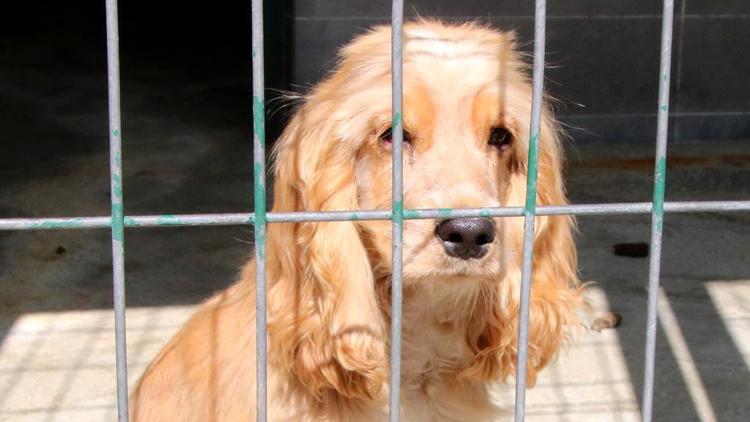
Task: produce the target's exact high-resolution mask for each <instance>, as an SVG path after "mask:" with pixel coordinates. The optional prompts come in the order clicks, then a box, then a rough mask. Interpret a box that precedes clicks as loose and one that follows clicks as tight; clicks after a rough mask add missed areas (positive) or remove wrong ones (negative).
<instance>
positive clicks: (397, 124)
mask: <svg viewBox="0 0 750 422" xmlns="http://www.w3.org/2000/svg"><path fill="white" fill-rule="evenodd" d="M403 23H404V2H403V0H393V4H392V11H391V81H392V82H391V101H392V106H391V114H392V115H393V116H392V120H391V133H392V135H391V136H392V137H393V154H392V155H391V159H392V170H393V176H392V180H391V182H392V190H391V193H392V198H391V226H392V236H393V238H392V239H391V244H392V251H393V252H392V256H391V259H392V271H391V374H390V420H391V422H398V420H399V397H400V395H401V312H402V300H403V297H402V294H403V283H402V276H403V268H402V265H403V260H402V255H403V235H404V230H403V228H404V227H403V222H404V202H403V201H404V183H403V175H404V171H403V170H404V169H403V165H404V161H403V152H404V125H403V120H404V119H403V116H402V110H401V106H402V104H401V103H402V99H403V89H402V88H403V87H402V85H401V83H402V80H403V70H404V66H403V65H404V63H403V60H402V59H403V57H402V50H403V41H402V35H403Z"/></svg>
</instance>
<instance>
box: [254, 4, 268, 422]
mask: <svg viewBox="0 0 750 422" xmlns="http://www.w3.org/2000/svg"><path fill="white" fill-rule="evenodd" d="M251 9H252V38H253V40H252V57H253V187H254V192H255V344H256V366H257V368H256V374H257V379H256V381H257V391H256V394H257V397H256V401H257V420H258V421H259V422H265V420H266V409H267V401H268V395H267V393H266V391H267V387H268V383H267V366H266V363H267V361H268V357H267V352H268V350H267V346H266V340H267V337H266V151H265V143H266V120H265V119H266V113H265V105H264V101H265V95H264V90H265V80H264V79H265V72H264V69H263V66H264V63H263V61H264V60H263V59H264V57H263V1H262V0H253V1H252V6H251Z"/></svg>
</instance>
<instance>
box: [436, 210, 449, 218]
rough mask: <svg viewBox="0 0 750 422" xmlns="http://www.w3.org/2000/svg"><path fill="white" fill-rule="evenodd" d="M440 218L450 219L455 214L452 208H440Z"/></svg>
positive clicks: (438, 212) (438, 211)
mask: <svg viewBox="0 0 750 422" xmlns="http://www.w3.org/2000/svg"><path fill="white" fill-rule="evenodd" d="M437 214H438V217H450V216H451V215H452V214H453V209H452V208H438V210H437Z"/></svg>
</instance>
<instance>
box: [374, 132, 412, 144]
mask: <svg viewBox="0 0 750 422" xmlns="http://www.w3.org/2000/svg"><path fill="white" fill-rule="evenodd" d="M378 138H379V139H380V141H381V142H383V143H384V144H387V145H391V144H392V143H393V131H392V130H391V128H388V129H386V130H385V131H384V132H383V133H381V134H380V136H378ZM404 143H405V144H410V143H411V134H410V133H409V132H407V131H405V130H404Z"/></svg>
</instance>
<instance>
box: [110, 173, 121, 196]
mask: <svg viewBox="0 0 750 422" xmlns="http://www.w3.org/2000/svg"><path fill="white" fill-rule="evenodd" d="M112 181H113V182H114V183H113V184H112V189H113V192H114V193H115V198H118V199H121V198H122V178H121V177H120V175H119V174H117V173H115V174H113V175H112Z"/></svg>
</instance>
